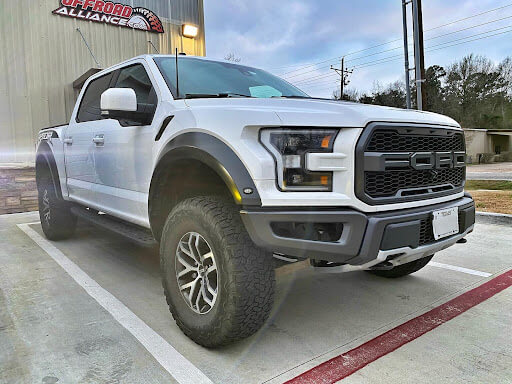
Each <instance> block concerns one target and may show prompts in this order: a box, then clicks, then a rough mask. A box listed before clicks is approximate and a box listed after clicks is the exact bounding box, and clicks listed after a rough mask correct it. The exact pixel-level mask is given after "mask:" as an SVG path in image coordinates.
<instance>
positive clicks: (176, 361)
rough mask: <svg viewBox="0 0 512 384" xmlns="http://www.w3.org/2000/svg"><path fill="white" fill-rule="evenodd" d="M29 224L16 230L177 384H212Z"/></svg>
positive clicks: (20, 225)
mask: <svg viewBox="0 0 512 384" xmlns="http://www.w3.org/2000/svg"><path fill="white" fill-rule="evenodd" d="M29 225H30V224H18V227H19V228H20V229H21V230H22V231H23V232H25V234H26V235H27V236H28V237H30V238H31V239H32V240H33V241H34V242H35V243H36V244H37V245H38V246H39V247H41V248H42V249H43V250H44V251H45V252H46V253H47V254H48V255H49V256H50V257H51V258H52V259H53V260H54V261H55V262H56V263H57V264H58V265H60V267H61V268H62V269H64V271H66V273H67V274H68V275H69V276H71V278H72V279H73V280H75V282H76V283H77V284H78V285H80V286H81V287H82V288H83V289H84V290H85V291H86V292H87V294H88V295H89V296H91V297H92V298H93V299H94V300H96V302H97V303H98V304H99V305H101V306H102V307H103V308H104V309H105V310H107V312H109V313H110V314H111V315H112V317H114V319H116V321H117V322H118V323H119V324H121V325H122V326H123V327H124V328H125V329H126V330H128V332H130V333H131V334H132V335H133V336H134V337H135V338H136V339H137V340H138V341H139V342H140V343H141V344H142V345H143V346H144V347H145V348H146V350H147V351H148V352H149V353H150V354H151V355H152V356H153V357H154V358H155V359H156V360H157V361H158V363H159V364H160V365H161V366H162V367H163V368H164V369H165V370H166V371H167V372H169V374H170V375H171V376H172V377H173V378H174V379H175V380H176V381H177V382H178V383H180V384H213V382H212V381H211V380H210V379H209V378H208V377H207V376H206V375H205V374H204V373H203V372H201V371H200V370H199V368H197V367H196V366H195V365H193V364H192V363H191V362H190V361H189V360H187V359H186V358H185V357H184V356H183V355H181V354H180V353H179V352H178V351H177V350H176V349H174V348H173V347H172V346H171V345H170V344H169V343H168V342H167V341H166V340H165V339H164V338H162V337H161V336H160V335H159V334H158V333H156V332H155V331H154V330H153V329H152V328H150V327H149V326H148V325H147V324H146V323H145V322H144V321H142V320H141V319H140V318H139V317H138V316H137V315H136V314H134V313H133V312H132V311H130V309H128V307H126V306H125V305H124V304H123V303H122V302H121V301H119V300H118V299H117V298H116V297H114V296H113V295H112V294H111V293H110V292H108V291H107V290H105V289H103V288H102V287H101V286H100V285H99V284H98V283H97V282H96V281H95V280H93V279H92V278H91V277H90V276H89V275H87V274H86V273H85V272H84V271H83V270H82V269H80V267H79V266H78V265H76V264H75V263H73V262H72V261H71V260H70V259H68V258H67V257H66V255H64V254H63V253H62V252H61V251H60V250H59V249H57V248H56V247H55V246H54V245H53V244H52V243H51V242H49V241H48V240H46V239H44V238H43V237H42V236H40V235H39V234H38V233H37V232H36V231H34V230H33V229H32V228H30V226H29Z"/></svg>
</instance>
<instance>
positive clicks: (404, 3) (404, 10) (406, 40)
mask: <svg viewBox="0 0 512 384" xmlns="http://www.w3.org/2000/svg"><path fill="white" fill-rule="evenodd" d="M409 3H410V1H407V0H402V14H403V29H404V57H405V92H406V95H407V99H406V100H407V109H411V108H412V102H411V76H410V71H411V68H410V67H409V37H408V35H409V32H408V30H407V29H408V28H407V4H409Z"/></svg>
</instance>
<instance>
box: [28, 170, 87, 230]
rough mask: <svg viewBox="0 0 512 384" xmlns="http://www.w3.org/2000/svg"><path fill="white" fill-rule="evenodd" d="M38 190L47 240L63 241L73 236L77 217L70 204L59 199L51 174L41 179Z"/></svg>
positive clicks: (46, 174) (40, 211)
mask: <svg viewBox="0 0 512 384" xmlns="http://www.w3.org/2000/svg"><path fill="white" fill-rule="evenodd" d="M37 190H38V200H39V217H40V219H41V227H42V228H43V232H44V234H45V236H46V238H48V239H49V240H63V239H67V238H69V237H71V236H73V234H74V233H75V230H76V221H77V219H76V216H75V215H73V214H72V213H71V210H70V205H69V203H68V202H66V201H65V200H63V199H61V198H59V197H58V195H57V191H56V190H55V186H54V184H53V181H52V178H51V175H50V173H49V172H45V173H44V174H43V175H42V176H40V177H39V179H38V185H37Z"/></svg>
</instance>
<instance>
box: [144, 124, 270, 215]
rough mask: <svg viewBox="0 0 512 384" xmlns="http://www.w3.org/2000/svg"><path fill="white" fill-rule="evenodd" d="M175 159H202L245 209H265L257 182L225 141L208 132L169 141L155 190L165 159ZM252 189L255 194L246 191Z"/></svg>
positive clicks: (164, 151)
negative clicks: (261, 207) (251, 207)
mask: <svg viewBox="0 0 512 384" xmlns="http://www.w3.org/2000/svg"><path fill="white" fill-rule="evenodd" d="M168 156H171V161H175V160H187V159H190V160H198V161H200V162H202V163H204V164H205V165H207V166H209V167H210V168H211V169H213V170H214V171H215V172H216V173H217V174H218V175H219V176H220V177H221V178H222V180H223V181H224V183H225V184H226V186H227V187H228V188H229V190H230V192H231V194H232V195H233V198H234V200H235V202H236V203H237V204H239V205H243V206H261V199H260V195H259V193H258V190H257V188H256V185H255V184H254V181H253V179H252V177H251V175H250V174H249V172H248V171H247V169H246V167H245V165H244V164H243V163H242V161H241V160H240V158H239V157H238V156H237V155H236V154H235V152H233V150H232V149H231V148H229V147H228V146H227V145H226V144H225V143H223V142H222V141H221V140H219V139H217V138H216V137H213V136H211V135H209V134H207V133H202V132H188V133H184V134H182V135H179V136H177V137H175V138H174V139H172V140H171V141H169V142H168V143H167V144H166V145H165V146H164V148H163V150H162V151H161V152H160V155H159V157H158V160H157V162H156V163H157V165H156V167H155V171H154V173H153V177H152V179H151V187H150V192H149V194H150V196H151V190H152V189H153V186H154V185H155V184H154V183H155V180H154V179H155V175H156V174H157V170H158V165H159V164H160V162H161V160H162V159H163V158H164V157H166V158H168ZM248 188H249V189H251V190H252V192H251V193H245V192H244V190H246V189H248Z"/></svg>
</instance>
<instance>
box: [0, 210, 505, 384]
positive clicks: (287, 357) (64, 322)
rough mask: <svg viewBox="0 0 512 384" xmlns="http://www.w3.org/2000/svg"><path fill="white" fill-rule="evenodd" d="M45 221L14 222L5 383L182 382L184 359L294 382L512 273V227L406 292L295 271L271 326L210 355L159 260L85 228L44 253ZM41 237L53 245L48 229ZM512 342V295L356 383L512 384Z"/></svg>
mask: <svg viewBox="0 0 512 384" xmlns="http://www.w3.org/2000/svg"><path fill="white" fill-rule="evenodd" d="M37 220H38V216H37V215H36V214H22V215H6V216H0V239H2V246H1V247H0V345H1V346H2V347H1V348H0V382H1V383H4V382H5V383H45V384H49V383H57V382H59V383H164V382H165V383H173V382H177V380H175V378H174V377H176V376H174V377H173V376H172V375H171V373H175V372H174V371H173V370H175V368H176V367H175V366H179V365H180V364H181V363H182V362H183V361H182V360H181V359H182V358H183V359H184V361H188V362H189V363H191V364H192V365H193V366H194V367H196V368H197V369H198V370H199V371H200V372H202V373H203V374H204V375H206V376H207V377H208V378H209V380H211V381H212V382H214V383H263V382H264V383H282V382H284V381H286V380H288V379H291V378H293V377H295V376H297V375H300V374H301V373H303V372H305V371H306V370H308V369H310V368H312V367H314V366H316V365H318V364H321V363H323V362H325V361H327V360H329V359H330V358H332V357H334V356H337V355H339V354H340V353H343V352H345V351H348V350H350V349H352V348H354V347H357V346H358V345H361V344H362V343H364V342H365V341H367V340H370V339H372V338H374V337H375V336H377V335H380V334H382V333H384V332H386V331H387V330H389V329H392V328H394V327H395V326H397V325H400V324H402V323H404V322H406V321H407V320H409V319H413V318H415V317H417V316H418V315H420V314H422V313H424V312H426V311H427V310H429V309H431V308H433V307H436V306H438V305H440V304H442V303H445V302H447V301H448V300H450V299H452V298H454V297H457V296H459V295H461V294H462V293H464V292H466V291H468V290H470V289H472V288H474V287H478V286H479V285H481V284H483V283H484V282H486V281H489V280H490V279H492V278H493V276H497V275H499V274H501V273H503V272H504V271H508V270H510V269H512V252H511V250H510V244H512V226H497V225H489V224H479V225H477V227H476V229H475V232H474V233H473V234H471V235H469V236H468V243H467V244H458V245H455V246H454V247H452V248H449V249H447V250H445V251H443V252H441V253H439V254H438V255H436V257H435V258H434V261H435V262H437V263H440V264H439V266H427V267H426V268H424V269H423V270H421V271H420V272H418V273H416V274H414V275H412V276H409V277H406V278H403V279H398V280H386V279H382V278H379V277H376V276H373V275H370V274H367V273H364V272H354V273H350V274H344V275H330V274H318V273H315V272H314V271H313V270H311V269H310V268H308V266H307V264H305V263H301V264H297V265H292V266H287V267H284V268H282V269H280V270H278V273H277V296H276V303H275V305H274V309H273V312H272V314H271V318H270V319H269V321H268V322H267V324H266V325H265V327H264V328H263V329H262V330H261V331H260V332H259V333H258V334H257V335H255V336H253V337H251V338H249V339H248V340H246V341H243V342H241V343H238V344H235V345H232V346H230V347H226V348H222V349H220V350H206V349H204V348H201V347H199V346H197V345H196V344H194V343H193V342H191V341H190V340H189V339H187V338H186V337H185V336H184V335H183V334H182V333H181V332H180V331H179V329H178V328H177V326H176V325H175V323H174V321H173V319H172V317H171V316H170V314H169V312H168V309H167V307H166V303H165V300H164V298H163V294H162V288H161V282H160V275H159V265H158V264H159V263H158V252H157V250H147V249H144V248H138V247H136V246H133V245H132V244H130V243H128V242H127V241H126V240H125V239H123V238H120V237H117V236H115V235H111V234H109V233H106V232H105V231H104V230H100V229H96V228H94V227H89V226H85V225H82V226H81V227H80V229H79V231H78V232H77V235H76V236H75V237H74V238H73V239H70V240H66V241H61V242H56V243H51V242H47V241H45V240H42V241H40V243H39V244H36V243H35V242H34V239H33V238H31V237H29V236H27V234H26V233H25V232H23V231H22V230H21V229H20V227H18V224H23V223H30V222H34V221H37ZM28 227H29V228H30V230H29V231H31V232H29V233H34V234H35V236H38V237H36V238H41V236H40V234H41V231H40V226H39V224H33V225H30V226H28ZM25 228H26V227H25ZM41 247H44V249H43V248H41ZM56 252H57V253H56ZM50 254H52V255H53V256H50ZM56 254H57V256H59V255H60V256H59V257H61V259H58V258H57V259H56V258H55V257H56V256H55V255H56ZM56 260H60V262H61V263H63V264H62V265H59V264H58V263H57V262H56ZM66 260H68V261H69V263H68V262H67V261H66ZM66 263H67V264H66ZM443 265H449V266H455V267H463V268H466V272H461V270H453V269H446V268H445V267H442V266H443ZM73 266H76V267H77V268H75V269H73V268H74V267H73ZM64 268H66V269H67V270H68V272H66V271H65V269H64ZM455 269H457V268H455ZM70 271H71V272H70ZM467 271H473V272H475V271H476V272H478V273H482V274H481V275H478V274H473V273H472V272H470V273H468V272H467ZM80 273H83V275H81V274H80ZM486 273H488V274H490V275H491V276H488V275H486ZM72 276H74V277H72ZM77 276H78V277H77ZM87 279H89V280H87ZM102 295H103V296H102ZM105 295H107V296H105ZM108 295H111V296H108ZM102 297H103V298H104V297H107V298H108V297H110V298H109V299H108V300H106V301H102V299H101V298H102ZM121 307H122V308H121ZM122 311H125V312H122ZM120 313H121V315H120ZM123 314H124V315H123ZM130 314H132V315H134V316H135V318H137V319H139V320H140V321H141V322H140V323H137V322H136V321H133V319H132V318H131V317H130V316H131V315H130ZM127 324H128V325H127ZM141 325H142V326H144V327H146V328H144V332H146V333H145V334H144V335H146V336H147V338H146V339H144V338H142V337H141V336H140V333H138V330H140V329H141ZM510 329H512V288H509V289H506V290H504V291H502V292H501V293H499V294H497V295H495V296H493V297H492V298H490V299H489V300H486V301H484V302H483V303H481V304H479V305H477V306H476V307H474V308H472V309H470V310H468V311H467V312H465V313H463V314H461V315H460V316H457V317H456V318H454V319H453V320H450V321H449V322H447V323H445V324H443V325H441V326H439V327H438V328H436V329H434V330H433V331H431V332H429V333H427V334H425V335H423V336H421V337H419V338H418V339H416V340H414V341H411V342H410V343H408V344H406V345H404V346H402V347H401V348H399V349H397V350H396V351H394V352H392V353H390V354H388V355H386V356H384V357H382V358H380V359H378V360H376V361H375V362H373V363H371V364H369V365H367V366H366V367H364V368H363V369H361V370H359V371H358V372H356V373H354V374H353V375H352V376H349V377H348V378H347V379H345V380H344V381H343V382H347V383H375V382H395V383H410V382H416V383H431V382H439V383H462V382H464V383H484V382H486V383H489V382H500V383H512V345H511V343H510ZM151 338H153V339H154V340H156V339H155V338H160V339H161V341H163V343H164V344H165V345H164V344H162V345H163V346H164V347H165V348H167V347H166V345H167V346H172V348H174V349H175V351H176V354H177V355H176V356H175V357H176V360H175V361H173V360H171V361H167V363H166V362H165V361H162V356H159V355H158V353H157V352H158V350H160V351H161V350H162V349H161V348H160V349H158V348H157V350H156V352H155V349H154V348H153V344H152V342H151V340H153V339H151ZM169 353H174V352H172V350H171V352H169ZM164 360H165V356H164ZM173 364H174V365H175V366H173ZM170 371H171V372H170ZM194 374H195V373H191V380H193V378H194V377H195V376H194ZM178 376H179V375H178ZM179 382H185V381H183V380H182V379H180V381H179ZM192 382H193V381H192Z"/></svg>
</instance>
